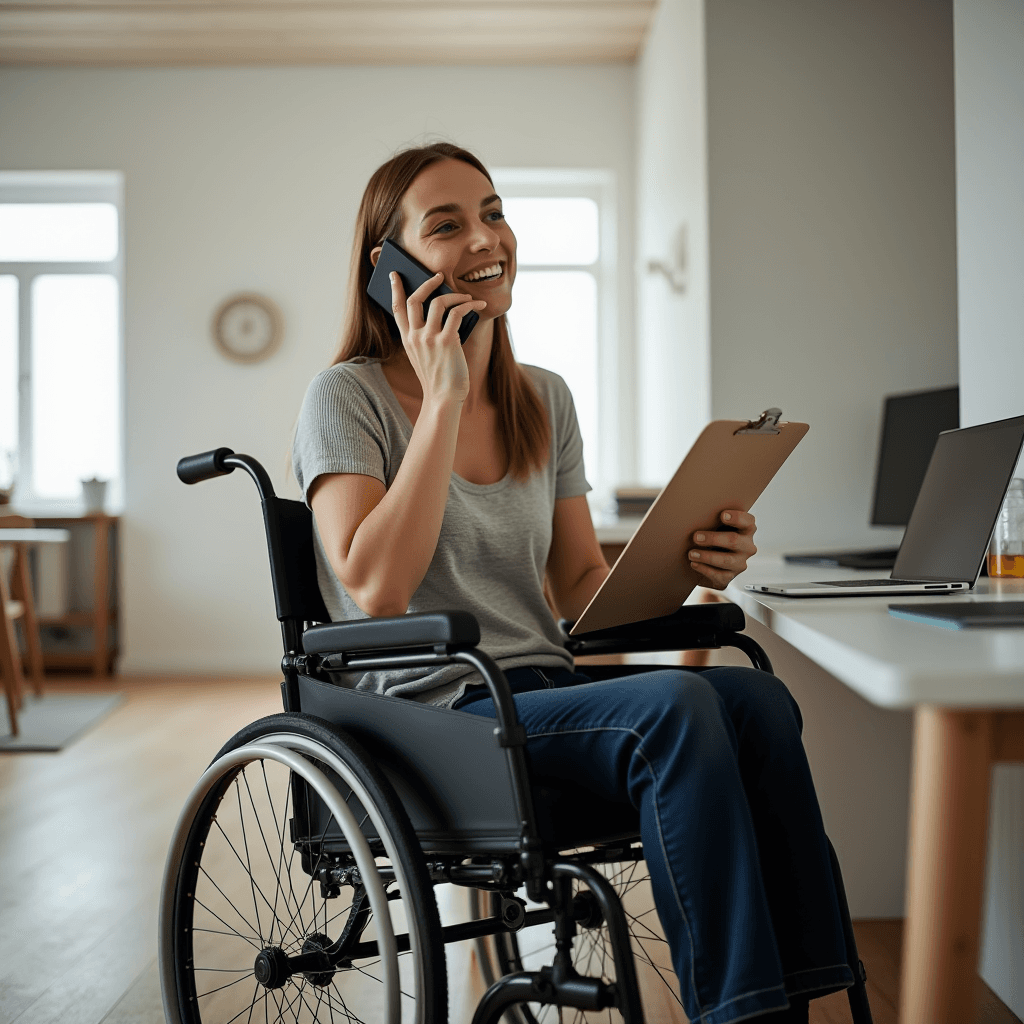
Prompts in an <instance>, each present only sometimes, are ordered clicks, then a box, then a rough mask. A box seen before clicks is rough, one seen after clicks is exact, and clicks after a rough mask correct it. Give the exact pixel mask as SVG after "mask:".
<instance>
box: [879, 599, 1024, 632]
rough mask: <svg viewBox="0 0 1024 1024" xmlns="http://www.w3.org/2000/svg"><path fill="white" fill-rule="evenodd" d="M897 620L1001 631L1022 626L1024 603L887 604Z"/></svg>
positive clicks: (946, 602)
mask: <svg viewBox="0 0 1024 1024" xmlns="http://www.w3.org/2000/svg"><path fill="white" fill-rule="evenodd" d="M889 614H890V615H893V616H895V617H896V618H897V619H910V621H911V622H924V623H927V624H928V625H929V626H942V627H943V629H1005V628H1007V627H1017V628H1020V627H1022V626H1024V601H943V602H942V603H941V604H939V605H935V604H931V603H928V604H925V603H922V602H918V603H917V604H891V605H889Z"/></svg>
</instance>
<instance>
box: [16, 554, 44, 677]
mask: <svg viewBox="0 0 1024 1024" xmlns="http://www.w3.org/2000/svg"><path fill="white" fill-rule="evenodd" d="M11 583H12V585H13V586H12V593H13V596H14V597H15V598H16V599H17V600H19V601H21V604H22V613H21V624H22V626H23V627H24V630H25V649H26V651H27V652H28V668H29V673H30V675H31V676H32V689H33V690H35V692H36V696H37V697H41V696H42V695H43V649H42V646H41V645H40V643H39V623H38V621H37V620H36V604H35V595H34V594H33V593H32V574H31V572H29V565H28V545H27V544H16V545H15V546H14V571H13V572H12V574H11Z"/></svg>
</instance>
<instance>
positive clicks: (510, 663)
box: [293, 144, 853, 1024]
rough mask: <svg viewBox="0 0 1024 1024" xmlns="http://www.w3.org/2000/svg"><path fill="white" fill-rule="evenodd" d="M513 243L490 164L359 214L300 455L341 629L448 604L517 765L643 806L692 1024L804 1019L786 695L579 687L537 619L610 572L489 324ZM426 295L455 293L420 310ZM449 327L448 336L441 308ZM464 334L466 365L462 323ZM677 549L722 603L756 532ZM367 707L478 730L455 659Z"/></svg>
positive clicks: (542, 383)
mask: <svg viewBox="0 0 1024 1024" xmlns="http://www.w3.org/2000/svg"><path fill="white" fill-rule="evenodd" d="M385 239H392V240H394V241H396V242H397V243H398V244H399V245H401V246H402V247H403V248H404V249H405V250H406V251H407V252H409V253H410V254H411V255H412V256H414V257H416V258H417V259H418V260H419V261H420V262H421V263H423V264H424V265H425V266H427V267H429V268H431V269H436V270H437V274H436V277H435V278H433V279H432V280H431V281H429V282H427V283H426V284H425V285H423V286H422V287H421V288H419V289H417V290H416V291H415V292H413V294H412V295H408V296H407V295H405V294H403V291H402V284H401V281H400V279H398V278H397V276H396V275H392V297H393V312H394V318H395V321H396V322H397V327H398V332H397V333H398V334H399V335H400V337H395V334H394V332H393V330H392V329H391V328H389V323H388V319H389V318H388V317H387V315H386V314H385V313H384V312H383V311H381V310H378V309H376V308H375V307H373V306H371V304H370V302H369V300H368V299H367V296H366V285H367V282H368V280H369V276H370V273H371V271H372V267H373V265H374V264H375V263H376V261H377V258H378V256H379V254H380V251H381V245H382V243H383V242H384V240H385ZM515 273H516V240H515V236H514V235H513V233H512V231H511V229H510V228H509V226H508V224H506V223H505V220H504V218H503V216H502V213H501V200H500V198H499V197H498V196H497V195H496V194H495V192H494V187H493V184H492V182H491V180H490V177H489V176H488V174H487V171H486V170H485V168H484V167H483V165H482V164H481V163H480V162H479V161H478V160H477V159H476V158H475V157H473V156H472V155H471V154H469V153H467V152H465V151H464V150H461V149H459V148H457V147H455V146H452V145H448V144H437V145H433V146H427V147H421V148H417V149H411V150H407V151H405V152H403V153H400V154H398V155H397V156H396V157H394V158H393V159H392V160H390V161H388V162H387V163H386V164H384V165H383V166H382V167H381V168H379V169H378V170H377V171H376V172H375V174H374V175H373V177H372V178H371V179H370V183H369V185H368V186H367V189H366V193H365V195H364V196H363V200H362V204H361V206H360V210H359V215H358V221H357V228H356V239H355V247H354V251H353V258H352V269H351V277H350V287H349V303H348V317H347V322H346V326H345V331H344V337H343V341H342V346H341V351H340V352H339V354H338V357H337V360H336V362H335V364H334V365H333V366H332V367H330V368H329V369H327V370H325V371H324V372H323V373H321V374H319V375H318V376H317V378H316V379H315V380H314V381H313V383H312V385H311V386H310V389H309V392H308V393H307V395H306V400H305V402H304V404H303V409H302V413H301V415H300V419H299V427H298V431H297V434H296V441H295V448H294V452H293V457H294V465H295V472H296V477H297V479H298V481H299V484H300V486H301V487H302V489H303V493H304V495H305V497H306V500H307V502H308V503H309V505H310V506H311V508H312V510H313V513H314V519H315V525H316V552H317V562H318V570H319V580H320V589H321V591H322V592H323V595H324V600H325V602H326V604H327V608H328V610H329V611H330V612H331V615H332V617H333V618H335V619H347V618H360V617H364V616H368V615H370V616H386V615H402V614H404V613H406V612H424V611H430V610H437V609H451V608H461V609H465V610H467V611H471V612H473V613H474V614H475V615H476V617H477V619H478V620H479V622H480V627H481V635H482V647H483V648H484V650H486V651H487V653H489V654H490V655H491V656H492V657H494V658H495V659H496V660H497V662H498V664H499V665H500V666H501V667H502V668H503V669H504V671H505V673H506V675H507V676H508V678H509V682H510V685H511V686H512V689H513V692H514V693H515V694H516V697H515V701H516V706H517V709H518V713H519V716H520V720H521V721H522V723H523V724H524V726H525V727H526V730H527V733H528V736H529V742H528V748H527V753H528V757H529V760H530V765H531V770H532V771H533V772H535V773H536V774H537V775H538V776H544V777H550V778H555V779H565V780H571V781H575V782H578V783H580V784H582V785H585V786H586V787H587V788H588V789H590V790H591V791H595V792H597V793H599V794H601V795H603V796H605V797H607V798H608V799H610V800H626V799H628V800H629V801H630V802H632V804H633V805H634V806H635V807H636V808H637V809H638V810H639V813H640V821H641V834H642V838H643V847H644V855H645V859H646V861H647V864H648V868H649V870H650V874H651V884H652V888H653V892H654V899H655V904H656V906H657V910H658V914H659V917H660V918H661V921H662V924H663V926H664V929H665V933H666V936H667V938H668V940H669V944H670V947H671V950H672V956H673V964H674V966H675V969H676V974H677V976H678V979H679V984H680V990H681V991H680V994H681V998H682V1001H683V1005H684V1008H685V1009H686V1012H687V1014H688V1016H689V1017H690V1019H691V1020H693V1021H698V1020H699V1021H701V1022H704V1024H728V1022H732V1021H740V1020H746V1019H748V1018H753V1017H757V1018H759V1019H761V1020H764V1021H766V1022H767V1021H774V1022H782V1021H786V1022H793V1021H802V1022H805V1021H806V1020H807V1003H808V999H809V998H811V997H813V996H817V995H824V994H825V993H827V992H830V991H835V990H837V989H840V988H845V987H846V986H848V985H850V984H852V981H853V978H852V976H851V973H850V970H849V968H848V967H847V964H846V960H847V957H846V950H845V946H844V943H843V938H842V931H841V924H840V918H839V912H838V908H837V903H836V896H835V890H834V886H833V882H832V875H831V870H830V867H829V859H828V851H827V841H826V839H825V836H824V832H823V830H822V825H821V817H820V813H819V810H818V805H817V799H816V797H815V794H814V787H813V783H812V781H811V778H810V771H809V769H808V766H807V762H806V758H805V756H804V752H803V746H802V743H801V740H800V726H801V722H800V714H799V710H798V709H797V706H796V704H795V702H794V701H793V699H792V698H791V697H790V696H789V693H788V691H787V690H786V689H785V687H784V686H783V685H782V683H780V682H779V681H778V680H777V679H775V678H774V677H773V676H770V675H767V674H766V673H762V672H757V671H754V670H753V669H736V668H715V669H708V670H705V671H703V672H700V673H695V672H689V671H684V670H681V669H665V670H664V671H655V672H650V673H645V674H643V675H639V676H631V677H628V678H627V679H623V680H609V681H605V682H601V683H592V682H590V680H589V679H588V678H587V677H586V676H585V675H583V674H581V673H575V672H574V667H573V663H572V658H571V657H570V655H569V654H568V652H567V651H566V650H565V648H564V646H563V645H562V643H561V640H560V633H559V630H558V627H557V625H556V623H555V621H554V618H553V616H552V614H551V612H550V610H549V607H548V605H547V603H546V601H545V598H544V593H543V584H544V581H545V579H546V580H547V582H548V584H549V587H550V593H551V595H552V597H553V599H554V602H555V604H556V606H557V607H558V610H559V612H560V613H561V614H562V615H563V616H564V617H566V618H568V619H574V618H576V617H578V616H579V615H580V613H581V612H582V611H583V609H584V608H585V607H586V606H587V604H588V602H589V601H590V599H591V598H592V597H593V595H594V593H595V592H596V591H597V589H598V587H599V586H600V585H601V582H602V581H603V580H604V578H605V577H606V576H607V574H608V571H609V569H608V566H607V564H606V563H605V561H604V558H603V557H602V555H601V548H600V545H599V544H598V542H597V538H596V536H595V533H594V528H593V524H592V522H591V519H590V514H589V511H588V507H587V502H586V497H585V494H586V492H587V491H588V490H589V489H590V488H589V485H588V484H587V481H586V478H585V476H584V472H583V453H582V442H581V440H580V433H579V428H578V426H577V423H576V416H575V411H574V409H573V405H572V399H571V397H570V395H569V392H568V390H567V388H566V386H565V384H564V382H563V381H562V380H561V379H560V378H559V377H557V376H556V375H555V374H552V373H549V372H547V371H544V370H540V369H538V368H536V367H524V366H520V365H518V364H517V363H516V362H515V358H514V356H513V355H512V350H511V347H510V344H509V337H508V330H507V327H506V324H505V313H506V312H507V310H508V309H509V307H510V306H511V303H512V285H513V282H514V280H515ZM442 282H444V283H445V284H447V285H448V286H449V287H450V288H451V289H452V290H453V293H452V294H450V295H446V296H443V297H440V298H437V299H435V300H434V301H433V302H432V303H431V304H430V306H429V310H428V314H427V316H426V317H424V315H423V302H424V300H425V299H426V297H427V296H428V295H430V294H431V293H432V292H433V291H434V290H435V289H436V288H437V287H438V286H439V285H440V284H441V283H442ZM446 309H447V310H448V311H449V312H448V316H447V319H446V320H445V322H444V324H443V325H442V322H441V320H442V315H443V312H444V310H446ZM470 310H474V311H476V312H477V314H478V315H479V321H478V323H477V325H476V327H475V328H474V330H473V332H472V334H471V335H470V336H469V338H468V339H467V341H466V343H465V346H462V345H461V344H460V342H459V336H458V333H457V331H458V326H459V324H460V322H461V320H462V317H463V316H465V315H466V314H467V313H468V312H469V311H470ZM722 519H723V521H724V525H727V526H729V527H731V528H733V529H732V530H730V531H723V532H709V533H707V534H706V535H705V534H696V535H695V536H694V538H693V541H694V544H693V547H692V548H691V549H690V551H689V552H688V556H687V557H688V559H689V562H690V565H691V566H692V567H693V568H694V569H695V570H696V571H697V572H699V573H701V574H702V575H703V577H704V578H705V579H706V581H707V585H708V586H710V587H714V588H716V589H723V588H724V587H725V586H726V585H727V584H728V582H729V581H730V580H731V579H732V578H733V577H734V576H736V575H737V574H738V573H740V572H742V571H743V569H744V568H745V567H746V562H747V559H748V558H749V557H750V556H751V555H752V554H753V553H754V551H755V548H754V544H753V534H754V530H755V524H754V518H753V516H751V515H749V514H748V513H746V512H743V511H740V510H733V511H727V512H723V513H722ZM358 685H359V686H360V687H361V688H365V689H371V690H374V691H376V692H379V693H388V694H391V695H393V696H401V697H406V698H411V699H414V700H420V701H426V702H429V703H432V704H437V705H441V706H445V707H454V708H458V709H460V710H465V711H467V712H470V713H472V714H478V715H489V716H493V715H494V709H493V705H492V703H491V700H490V699H489V697H488V696H487V691H486V689H485V688H484V687H483V686H482V683H481V681H480V679H479V677H474V675H473V674H472V670H471V669H469V668H468V667H467V666H463V665H450V666H446V667H444V668H442V669H440V670H436V669H435V670H427V669H410V670H405V671H393V672H378V673H367V674H366V675H364V676H363V677H362V678H361V679H360V681H359V684H358Z"/></svg>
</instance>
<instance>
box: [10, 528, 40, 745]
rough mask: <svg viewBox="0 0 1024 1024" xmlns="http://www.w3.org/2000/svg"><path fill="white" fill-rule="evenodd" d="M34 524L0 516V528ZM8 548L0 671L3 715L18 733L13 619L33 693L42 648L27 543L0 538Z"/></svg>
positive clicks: (19, 679) (20, 679)
mask: <svg viewBox="0 0 1024 1024" xmlns="http://www.w3.org/2000/svg"><path fill="white" fill-rule="evenodd" d="M34 525H35V524H34V523H33V522H32V520H31V519H26V518H25V517H24V516H4V517H3V518H0V529H8V530H21V529H31V528H32V527H33V526H34ZM4 549H10V550H11V552H12V554H13V559H12V561H11V581H10V586H8V583H7V573H6V571H5V570H3V568H2V567H0V620H2V621H0V627H2V628H0V672H2V673H3V679H4V689H5V691H6V695H7V714H8V716H9V717H10V720H11V732H12V734H13V735H15V736H17V735H18V719H17V712H18V711H19V710H20V709H21V705H22V700H23V697H22V692H23V690H24V674H23V668H22V656H21V651H20V649H19V646H18V637H17V634H16V633H15V629H14V621H15V619H21V626H22V631H23V633H24V635H25V650H26V655H27V658H26V660H27V662H28V670H29V675H30V677H31V679H32V688H33V690H34V691H35V693H36V696H37V697H38V696H42V692H43V651H42V646H41V644H40V643H39V623H38V621H37V619H36V611H35V601H34V600H33V596H32V576H31V573H30V572H29V565H28V544H26V543H25V542H23V541H15V542H10V541H6V542H5V541H3V540H0V551H2V550H4Z"/></svg>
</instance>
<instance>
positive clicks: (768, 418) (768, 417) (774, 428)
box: [736, 407, 782, 434]
mask: <svg viewBox="0 0 1024 1024" xmlns="http://www.w3.org/2000/svg"><path fill="white" fill-rule="evenodd" d="M781 418H782V410H781V409H776V408H774V407H773V408H771V409H765V411H764V412H763V413H761V418H760V419H758V420H751V421H750V422H749V423H748V424H747V425H746V426H745V427H740V429H739V430H737V431H736V433H737V434H781V433H782V431H781V430H780V429H779V420H780V419H781Z"/></svg>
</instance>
